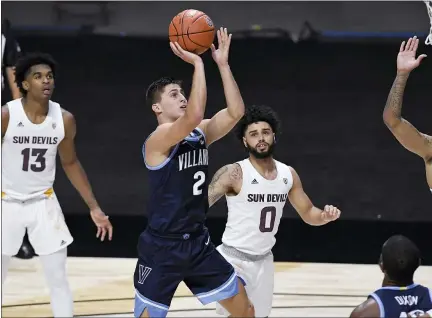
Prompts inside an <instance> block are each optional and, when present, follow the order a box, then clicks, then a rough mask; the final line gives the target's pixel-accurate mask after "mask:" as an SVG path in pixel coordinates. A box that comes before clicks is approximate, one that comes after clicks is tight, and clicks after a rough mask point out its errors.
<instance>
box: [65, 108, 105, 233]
mask: <svg viewBox="0 0 432 318" xmlns="http://www.w3.org/2000/svg"><path fill="white" fill-rule="evenodd" d="M63 118H64V127H65V137H64V139H63V140H62V141H61V143H60V145H59V147H58V151H59V155H60V160H61V164H62V166H63V169H64V171H65V173H66V176H67V177H68V179H69V180H70V182H71V183H72V185H73V186H74V187H75V189H76V190H77V191H78V192H79V194H80V195H81V197H82V198H83V200H84V201H85V203H86V204H87V206H88V207H89V209H90V215H91V218H92V219H93V222H94V223H95V224H96V226H97V229H98V231H97V234H96V237H99V236H100V238H101V241H103V240H104V239H105V236H106V235H107V234H108V239H109V240H111V239H112V231H113V227H112V225H111V223H110V221H109V220H108V216H106V215H105V214H104V213H103V212H102V210H101V209H100V207H99V204H98V203H97V201H96V198H95V196H94V195H93V191H92V188H91V186H90V183H89V181H88V179H87V175H86V173H85V171H84V169H83V167H82V166H81V163H80V162H79V160H78V157H77V154H76V152H75V142H74V140H75V135H76V123H75V118H74V116H73V115H72V114H71V113H69V112H67V111H63Z"/></svg>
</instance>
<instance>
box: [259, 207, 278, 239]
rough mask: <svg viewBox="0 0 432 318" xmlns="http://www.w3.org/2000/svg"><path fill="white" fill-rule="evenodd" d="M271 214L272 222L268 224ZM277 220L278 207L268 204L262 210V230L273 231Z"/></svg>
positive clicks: (260, 226) (264, 231)
mask: <svg viewBox="0 0 432 318" xmlns="http://www.w3.org/2000/svg"><path fill="white" fill-rule="evenodd" d="M269 216H270V224H269V225H268V226H267V220H268V218H269ZM275 220H276V208H275V207H274V206H266V207H264V208H263V209H262V210H261V220H260V225H259V229H260V231H261V232H263V233H266V232H272V231H273V228H274V224H275Z"/></svg>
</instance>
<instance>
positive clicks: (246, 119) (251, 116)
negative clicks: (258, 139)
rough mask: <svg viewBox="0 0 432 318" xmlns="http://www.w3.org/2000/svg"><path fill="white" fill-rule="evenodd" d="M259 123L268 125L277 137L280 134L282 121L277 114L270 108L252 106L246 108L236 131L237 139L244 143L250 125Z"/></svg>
mask: <svg viewBox="0 0 432 318" xmlns="http://www.w3.org/2000/svg"><path fill="white" fill-rule="evenodd" d="M259 121H264V122H266V123H268V124H269V125H270V127H271V128H272V130H273V132H274V134H275V135H276V136H278V135H279V134H280V121H279V118H278V115H277V114H276V112H275V111H274V110H273V109H272V108H271V107H269V106H265V105H259V106H258V105H252V106H250V107H247V108H246V110H245V114H244V115H243V117H242V119H240V121H239V122H238V124H237V127H236V129H235V134H236V137H237V138H238V139H239V140H240V141H241V142H243V137H244V134H245V132H246V130H247V128H248V127H249V125H250V124H253V123H256V122H259Z"/></svg>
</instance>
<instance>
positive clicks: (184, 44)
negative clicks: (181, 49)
mask: <svg viewBox="0 0 432 318" xmlns="http://www.w3.org/2000/svg"><path fill="white" fill-rule="evenodd" d="M185 14H186V12H184V13H183V15H182V18H181V28H182V33H183V19H184V16H185ZM181 37H182V40H183V43H184V46H185V49H186V51H189V50H188V48H187V45H186V41H185V39H184V34H182V35H181Z"/></svg>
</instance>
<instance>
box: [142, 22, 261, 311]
mask: <svg viewBox="0 0 432 318" xmlns="http://www.w3.org/2000/svg"><path fill="white" fill-rule="evenodd" d="M217 36H218V43H219V47H218V49H217V50H216V48H215V47H214V46H212V56H213V59H214V60H215V62H216V63H217V65H218V67H219V71H220V73H221V77H222V82H223V86H224V91H225V97H226V102H227V105H228V106H227V108H226V109H223V110H221V111H220V112H218V113H217V114H216V115H215V116H213V118H211V119H207V120H206V119H204V120H203V116H204V111H205V105H206V100H207V89H206V80H205V72H204V65H203V62H202V60H201V58H200V57H199V56H198V55H196V54H193V53H191V52H187V51H184V50H183V49H182V48H181V47H180V46H179V45H178V43H170V46H171V49H172V50H173V52H174V53H175V54H176V55H177V56H178V57H180V58H181V59H183V60H184V61H185V62H188V63H190V64H192V65H193V66H194V69H195V70H194V74H193V81H192V89H191V93H190V96H189V101H187V100H186V97H185V93H184V92H183V90H182V88H181V86H180V84H181V83H180V82H179V81H176V80H173V79H171V78H161V79H159V80H157V81H155V82H154V83H152V84H151V85H150V87H149V88H148V90H147V101H148V103H149V106H151V107H152V110H153V111H154V112H155V114H156V117H157V120H158V123H159V125H158V127H157V128H156V130H155V131H154V132H153V133H152V134H151V135H150V136H149V137H148V138H147V139H146V141H145V143H144V145H143V156H144V162H145V165H146V167H147V168H148V170H149V182H150V185H149V189H150V197H149V205H148V210H147V211H148V226H147V229H146V230H145V231H144V232H143V233H142V234H141V235H140V238H139V241H138V262H137V265H136V268H135V274H134V285H135V290H136V293H135V308H134V314H135V317H165V316H166V315H167V312H168V309H169V306H170V304H171V300H172V298H173V296H174V293H175V291H176V289H177V286H178V285H179V283H180V282H181V281H184V282H185V284H186V285H187V286H188V288H189V289H190V290H191V291H192V292H193V293H194V294H195V295H196V297H197V298H198V299H199V300H200V302H201V303H202V304H208V303H211V302H219V303H220V304H221V305H222V306H224V307H225V308H226V309H227V310H228V311H229V312H230V313H231V314H232V315H233V316H236V317H252V316H253V315H254V312H253V307H252V306H250V304H249V300H248V298H247V296H246V292H245V289H244V286H243V285H242V283H241V282H240V280H239V279H238V278H237V276H236V275H235V272H234V269H233V267H232V266H231V265H230V264H229V263H228V262H227V261H226V260H225V259H224V258H223V256H222V255H220V254H219V252H218V251H217V250H216V249H215V247H214V245H213V244H212V242H211V241H210V236H209V233H208V231H207V229H206V228H205V226H204V221H205V218H206V213H207V210H208V194H207V191H208V150H207V147H208V146H209V145H210V144H211V143H213V142H215V141H216V140H218V139H220V138H222V137H223V136H224V135H226V134H227V133H228V132H229V131H230V130H231V129H232V128H233V127H234V126H235V124H236V123H237V122H238V121H239V120H240V118H241V117H242V116H243V114H244V103H243V100H242V97H241V94H240V92H239V89H238V87H237V84H236V82H235V80H234V78H233V75H232V73H231V70H230V68H229V64H228V52H229V46H230V42H231V35H228V33H227V30H226V29H222V28H221V29H220V30H219V31H218V32H217Z"/></svg>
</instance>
